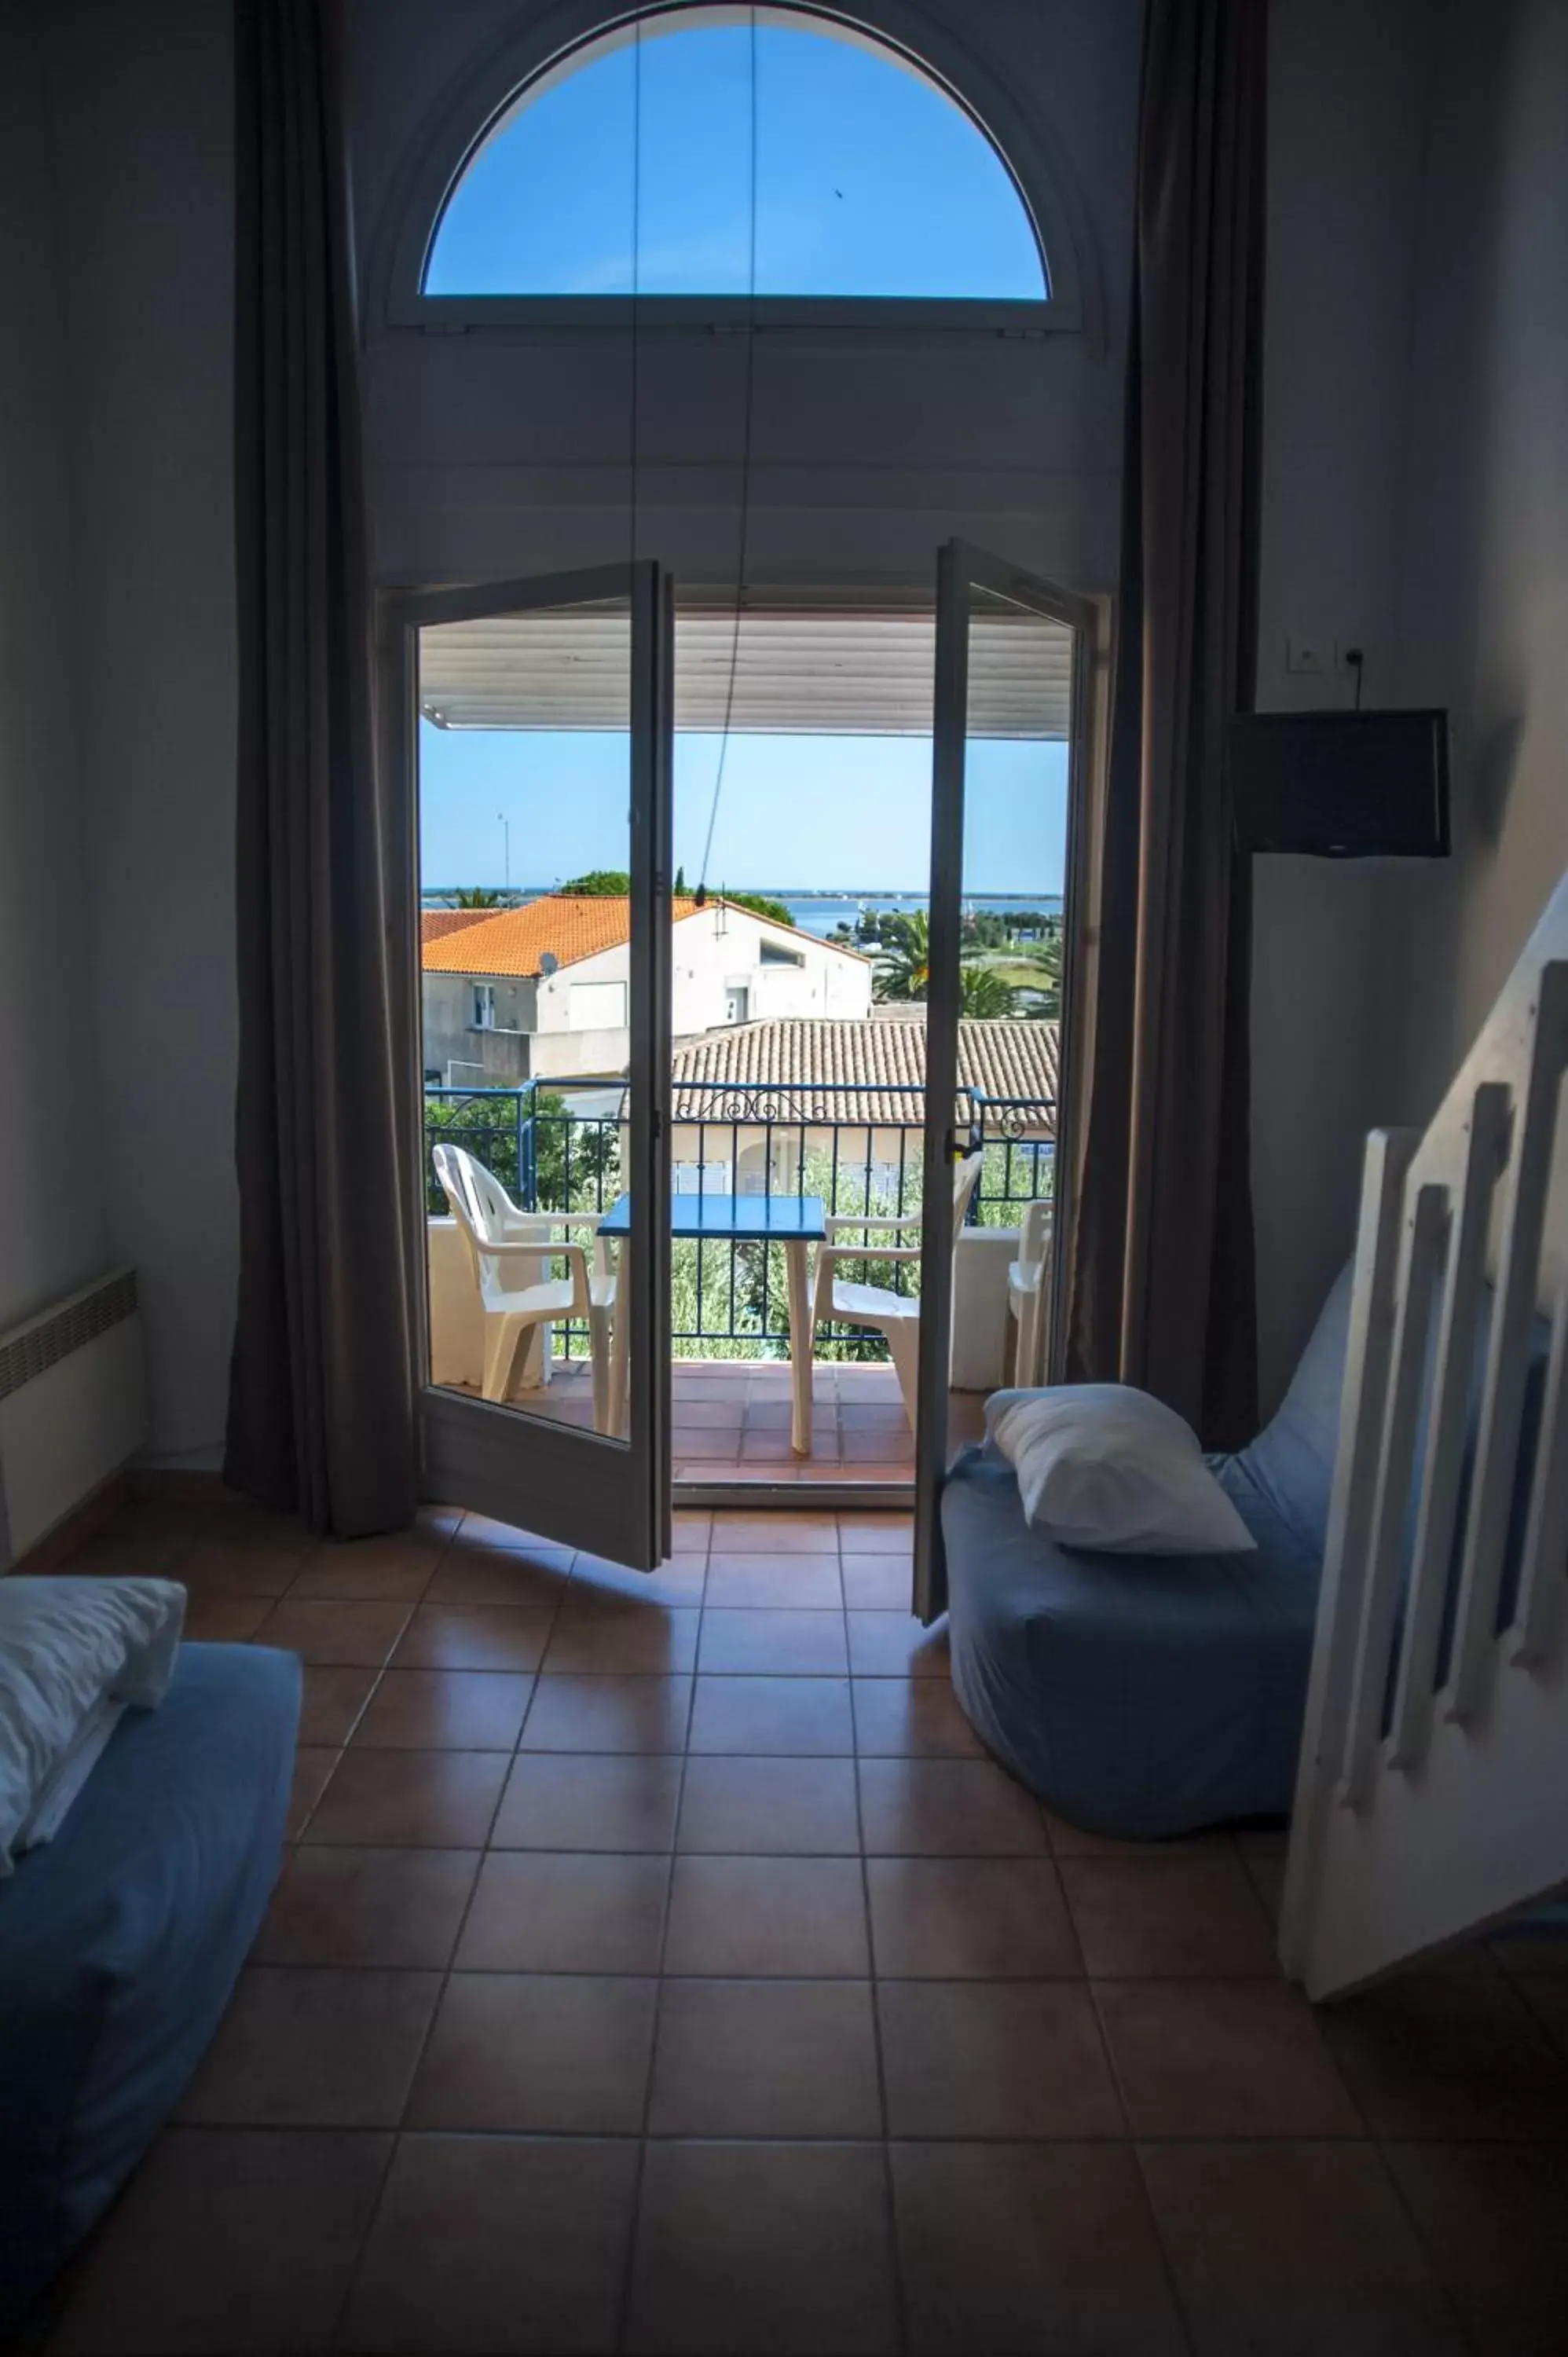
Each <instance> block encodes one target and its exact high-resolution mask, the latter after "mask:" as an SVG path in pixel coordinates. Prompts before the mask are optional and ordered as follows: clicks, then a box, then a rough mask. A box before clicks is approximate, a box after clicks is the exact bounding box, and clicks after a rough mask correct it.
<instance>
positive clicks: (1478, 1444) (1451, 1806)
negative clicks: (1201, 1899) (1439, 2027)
mask: <svg viewBox="0 0 1568 2357" xmlns="http://www.w3.org/2000/svg"><path fill="white" fill-rule="evenodd" d="M1565 1071H1568V877H1565V878H1564V879H1563V882H1562V883H1561V884H1560V885H1559V886H1558V888H1557V891H1556V893H1555V895H1554V896H1553V898H1552V901H1551V903H1550V904H1549V906H1548V908H1547V909H1546V912H1545V914H1544V915H1543V917H1542V918H1541V922H1540V923H1539V925H1538V926H1537V928H1536V930H1535V931H1534V933H1533V934H1532V936H1531V938H1530V942H1529V943H1528V944H1527V946H1526V949H1525V952H1524V954H1523V955H1522V957H1521V958H1520V962H1519V963H1518V965H1517V966H1516V967H1515V969H1514V972H1513V974H1512V975H1511V977H1510V978H1509V983H1508V985H1507V987H1506V988H1505V990H1504V991H1503V994H1502V996H1501V997H1500V998H1499V999H1498V1003H1497V1005H1496V1006H1494V1007H1493V1009H1492V1012H1491V1014H1490V1016H1489V1017H1488V1018H1487V1023H1486V1026H1485V1028H1484V1029H1483V1030H1482V1032H1481V1035H1480V1037H1479V1039H1477V1042H1476V1044H1475V1046H1474V1047H1473V1048H1472V1049H1471V1050H1470V1053H1469V1055H1468V1056H1467V1057H1466V1060H1465V1062H1464V1064H1463V1065H1462V1066H1461V1067H1460V1071H1459V1075H1458V1078H1457V1079H1456V1080H1455V1082H1454V1085H1453V1087H1452V1088H1451V1089H1450V1090H1449V1092H1448V1094H1447V1096H1446V1097H1445V1098H1444V1103H1443V1104H1442V1106H1441V1107H1440V1109H1439V1111H1438V1113H1437V1115H1436V1117H1435V1119H1434V1121H1433V1123H1432V1125H1431V1127H1430V1128H1429V1129H1428V1130H1427V1131H1426V1133H1425V1135H1422V1134H1421V1133H1420V1132H1419V1131H1399V1130H1395V1131H1380V1132H1377V1133H1375V1134H1374V1135H1373V1136H1372V1137H1371V1138H1370V1139H1369V1141H1368V1148H1367V1161H1366V1171H1365V1176H1364V1179H1363V1183H1362V1193H1361V1222H1360V1232H1359V1240H1358V1244H1357V1254H1356V1275H1355V1296H1354V1301H1353V1306H1352V1310H1351V1323H1350V1346H1349V1353H1348V1362H1347V1368H1346V1378H1345V1389H1344V1394H1343V1397H1342V1401H1341V1405H1340V1426H1339V1449H1338V1457H1337V1463H1336V1469H1335V1482H1334V1495H1333V1502H1332V1507H1331V1510H1330V1515H1329V1525H1328V1540H1327V1546H1326V1556H1325V1562H1324V1572H1323V1588H1322V1595H1321V1598H1320V1600H1319V1606H1318V1619H1317V1634H1316V1646H1315V1650H1314V1655H1313V1663H1312V1674H1311V1681H1310V1684H1309V1687H1308V1692H1307V1707H1306V1724H1305V1736H1304V1740H1303V1746H1302V1757H1301V1769H1300V1775H1299V1781H1298V1784H1297V1792H1296V1804H1295V1813H1294V1819H1293V1824H1292V1832H1291V1846H1290V1858H1289V1864H1288V1867H1287V1869H1286V1878H1285V1896H1284V1906H1283V1915H1282V1919H1281V1953H1282V1956H1283V1961H1284V1964H1285V1968H1286V1970H1287V1971H1288V1972H1290V1973H1291V1974H1292V1975H1294V1976H1295V1977H1296V1978H1298V1979H1300V1980H1302V1981H1303V1982H1305V1986H1306V1989H1307V1993H1308V1995H1309V1996H1314V1997H1322V1996H1333V1995H1335V1994H1337V1992H1339V1991H1341V1990H1344V1989H1348V1988H1351V1987H1354V1986H1356V1985H1357V1984H1358V1983H1360V1982H1363V1981H1367V1980H1369V1979H1372V1978H1374V1977H1376V1976H1377V1975H1380V1974H1382V1973H1385V1972H1388V1971H1390V1970H1391V1969H1393V1968H1394V1967H1395V1966H1397V1965H1399V1964H1406V1963H1409V1962H1410V1961H1411V1960H1412V1959H1413V1958H1414V1957H1416V1956H1418V1955H1420V1954H1422V1953H1423V1952H1425V1951H1427V1950H1430V1949H1434V1948H1437V1947H1441V1946H1443V1945H1444V1944H1445V1943H1449V1942H1452V1941H1454V1940H1455V1939H1458V1938H1461V1937H1463V1936H1464V1935H1466V1933H1469V1932H1474V1931H1476V1930H1478V1929H1479V1928H1481V1927H1482V1926H1483V1925H1485V1924H1487V1923H1488V1922H1490V1921H1496V1920H1498V1918H1500V1917H1502V1916H1504V1915H1506V1914H1508V1913H1509V1912H1510V1911H1511V1910H1514V1909H1516V1908H1519V1907H1521V1906H1523V1905H1525V1904H1526V1903H1527V1902H1529V1901H1530V1900H1534V1899H1537V1898H1539V1897H1541V1895H1542V1894H1543V1893H1545V1892H1547V1891H1550V1890H1552V1889H1555V1888H1556V1887H1557V1886H1559V1885H1560V1884H1563V1883H1564V1882H1568V1118H1565V1115H1564V1089H1563V1076H1564V1073H1565Z"/></svg>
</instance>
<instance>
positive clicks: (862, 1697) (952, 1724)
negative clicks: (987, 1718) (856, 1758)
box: [850, 1678, 984, 1760]
mask: <svg viewBox="0 0 1568 2357" xmlns="http://www.w3.org/2000/svg"><path fill="white" fill-rule="evenodd" d="M850 1691H851V1693H852V1695H854V1739H855V1748H856V1749H857V1750H860V1751H862V1752H864V1753H865V1754H866V1756H867V1757H868V1758H877V1757H881V1758H891V1759H899V1758H903V1759H950V1760H978V1759H980V1758H982V1757H983V1753H984V1746H983V1744H982V1742H981V1740H980V1738H979V1736H978V1735H976V1733H975V1731H974V1729H973V1727H971V1725H970V1723H969V1721H968V1719H967V1718H965V1717H964V1715H963V1711H962V1709H961V1706H960V1704H959V1699H958V1696H957V1695H955V1694H954V1692H953V1690H952V1688H951V1686H950V1685H949V1684H948V1683H947V1680H946V1679H945V1678H852V1679H851V1681H850Z"/></svg>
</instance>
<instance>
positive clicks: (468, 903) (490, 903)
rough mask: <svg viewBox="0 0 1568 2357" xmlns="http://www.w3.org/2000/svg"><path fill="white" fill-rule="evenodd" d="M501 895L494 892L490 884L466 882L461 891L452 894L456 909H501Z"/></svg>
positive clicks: (453, 904)
mask: <svg viewBox="0 0 1568 2357" xmlns="http://www.w3.org/2000/svg"><path fill="white" fill-rule="evenodd" d="M500 905H501V896H500V894H499V892H492V891H491V890H490V888H489V885H488V884H465V886H464V887H463V888H462V890H461V891H460V892H454V893H453V895H452V906H453V907H454V908H455V909H499V907H500Z"/></svg>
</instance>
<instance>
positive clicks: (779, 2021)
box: [649, 1980, 882, 2136]
mask: <svg viewBox="0 0 1568 2357" xmlns="http://www.w3.org/2000/svg"><path fill="white" fill-rule="evenodd" d="M881 2124H882V2115H881V2104H880V2102H879V2100H878V2095H877V2085H876V2047H875V2037H874V2034H873V2029H872V2018H871V1992H870V1987H869V1985H868V1984H867V1983H866V1982H865V1981H808V1980H666V1981H665V1982H664V1983H663V1984H662V1987H661V1992H660V2007H659V2033H658V2040H657V2043H656V2046H655V2050H654V2061H653V2097H652V2104H651V2107H650V2114H649V2129H650V2134H651V2135H654V2136H877V2135H879V2134H880V2133H881Z"/></svg>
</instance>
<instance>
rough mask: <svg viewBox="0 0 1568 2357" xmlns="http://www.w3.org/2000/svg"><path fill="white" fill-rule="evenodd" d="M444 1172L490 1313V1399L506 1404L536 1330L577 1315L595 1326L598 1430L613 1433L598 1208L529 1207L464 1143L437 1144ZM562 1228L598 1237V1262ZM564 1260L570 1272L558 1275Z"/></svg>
mask: <svg viewBox="0 0 1568 2357" xmlns="http://www.w3.org/2000/svg"><path fill="white" fill-rule="evenodd" d="M432 1158H433V1160H434V1161H435V1176H436V1177H437V1179H439V1180H440V1181H441V1191H442V1193H443V1194H444V1195H445V1196H446V1200H447V1201H448V1203H449V1204H450V1205H451V1207H452V1216H453V1218H454V1219H455V1220H456V1222H457V1226H458V1230H459V1232H461V1234H462V1237H463V1241H464V1243H466V1244H467V1248H468V1260H469V1265H470V1266H471V1267H472V1269H473V1272H474V1282H475V1284H476V1285H477V1286H478V1292H479V1299H480V1301H481V1302H482V1303H483V1305H484V1311H485V1372H484V1384H483V1390H484V1395H485V1397H486V1399H488V1400H505V1399H506V1398H507V1396H508V1394H510V1390H511V1387H512V1383H513V1382H514V1381H515V1379H516V1375H517V1367H518V1361H519V1360H520V1359H521V1356H522V1352H523V1351H524V1349H525V1348H526V1347H527V1342H528V1337H529V1334H530V1332H531V1331H532V1329H533V1328H534V1327H535V1326H542V1325H547V1324H550V1323H552V1322H553V1320H554V1319H556V1318H570V1319H572V1320H574V1321H575V1323H577V1324H579V1325H585V1326H586V1328H587V1329H588V1349H589V1354H590V1359H591V1362H592V1366H593V1379H594V1427H595V1429H596V1431H598V1432H607V1431H608V1430H609V1429H610V1410H611V1402H610V1329H611V1326H612V1323H613V1320H614V1316H615V1297H616V1286H615V1278H614V1277H613V1276H612V1275H610V1272H609V1267H608V1264H607V1259H606V1255H605V1248H604V1245H603V1244H602V1243H600V1242H599V1241H598V1224H599V1223H598V1220H597V1218H596V1215H595V1214H594V1213H593V1212H592V1211H571V1212H561V1211H557V1212H550V1211H520V1210H519V1209H518V1207H517V1205H516V1204H515V1203H514V1202H513V1201H512V1200H511V1197H510V1195H509V1194H508V1193H507V1191H506V1189H505V1188H504V1187H503V1186H502V1185H501V1183H500V1181H499V1179H497V1178H496V1177H495V1175H494V1174H493V1172H491V1171H489V1170H487V1169H486V1168H485V1166H484V1164H483V1163H482V1162H478V1161H476V1160H475V1158H474V1157H473V1156H472V1155H471V1154H468V1153H467V1152H465V1150H464V1148H463V1147H462V1146H446V1145H442V1146H435V1148H434V1149H433V1156H432ZM557 1228H587V1229H589V1230H590V1231H592V1232H593V1233H594V1237H595V1243H594V1254H593V1266H592V1268H591V1269H590V1267H589V1265H588V1254H587V1253H586V1252H585V1250H584V1248H583V1246H582V1245H581V1244H575V1243H558V1242H557V1241H556V1239H555V1235H554V1231H555V1230H556V1229H557ZM553 1261H564V1262H565V1264H566V1272H567V1273H566V1275H564V1276H563V1277H553V1276H551V1275H549V1274H548V1271H549V1268H550V1265H551V1263H552V1262H553Z"/></svg>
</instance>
